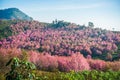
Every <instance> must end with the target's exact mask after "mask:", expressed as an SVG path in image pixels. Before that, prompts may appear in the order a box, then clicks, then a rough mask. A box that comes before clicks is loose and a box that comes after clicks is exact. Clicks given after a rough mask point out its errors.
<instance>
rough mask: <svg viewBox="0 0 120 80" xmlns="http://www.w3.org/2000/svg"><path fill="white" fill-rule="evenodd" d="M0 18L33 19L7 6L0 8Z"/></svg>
mask: <svg viewBox="0 0 120 80" xmlns="http://www.w3.org/2000/svg"><path fill="white" fill-rule="evenodd" d="M0 19H7V20H27V21H31V20H33V19H32V18H31V17H29V16H28V15H26V14H25V13H23V12H22V11H20V10H19V9H17V8H8V9H3V10H0Z"/></svg>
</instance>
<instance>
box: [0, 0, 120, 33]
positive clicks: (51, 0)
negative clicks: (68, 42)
mask: <svg viewBox="0 0 120 80" xmlns="http://www.w3.org/2000/svg"><path fill="white" fill-rule="evenodd" d="M10 7H16V8H19V9H20V10H22V11H23V12H25V13H26V14H28V15H29V16H31V17H33V19H35V20H39V21H40V22H52V20H55V19H59V20H65V21H69V22H74V23H77V24H81V25H82V24H85V25H87V23H88V22H89V21H91V22H93V23H94V25H95V27H101V28H103V29H108V30H112V28H115V30H117V31H120V0H0V9H4V8H10Z"/></svg>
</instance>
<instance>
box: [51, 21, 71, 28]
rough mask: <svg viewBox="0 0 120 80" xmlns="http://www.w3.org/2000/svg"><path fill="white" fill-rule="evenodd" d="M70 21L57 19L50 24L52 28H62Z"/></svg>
mask: <svg viewBox="0 0 120 80" xmlns="http://www.w3.org/2000/svg"><path fill="white" fill-rule="evenodd" d="M69 24H70V23H69V22H65V21H63V20H57V19H56V20H55V21H53V22H52V23H51V24H50V25H49V26H50V27H52V28H62V27H66V26H68V25H69Z"/></svg>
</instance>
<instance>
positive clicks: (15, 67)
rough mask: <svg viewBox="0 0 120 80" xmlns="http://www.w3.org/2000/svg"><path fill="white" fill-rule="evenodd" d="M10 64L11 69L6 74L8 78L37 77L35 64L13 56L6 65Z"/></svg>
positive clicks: (17, 79) (20, 79)
mask: <svg viewBox="0 0 120 80" xmlns="http://www.w3.org/2000/svg"><path fill="white" fill-rule="evenodd" d="M8 65H11V70H10V71H9V72H8V73H7V74H6V80H23V79H30V80H34V79H35V74H34V73H33V70H34V69H35V66H34V64H32V63H30V62H27V61H22V60H19V58H12V59H10V60H9V61H8V62H7V64H6V66H8Z"/></svg>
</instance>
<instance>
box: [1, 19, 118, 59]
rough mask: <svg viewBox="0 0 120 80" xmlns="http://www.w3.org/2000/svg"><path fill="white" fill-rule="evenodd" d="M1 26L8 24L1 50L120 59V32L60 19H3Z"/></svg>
mask: <svg viewBox="0 0 120 80" xmlns="http://www.w3.org/2000/svg"><path fill="white" fill-rule="evenodd" d="M1 23H6V24H7V25H9V26H7V25H6V26H7V27H6V28H5V27H2V28H1V32H0V34H1V40H0V46H1V48H21V49H27V50H37V51H39V52H41V53H43V52H44V53H48V54H51V55H60V56H70V55H72V54H74V53H76V52H80V53H81V54H83V55H84V56H85V57H86V58H87V57H89V58H90V57H91V58H100V59H104V60H114V59H119V56H120V55H119V53H120V33H119V32H113V31H108V30H102V29H100V28H94V26H93V25H88V26H84V25H76V24H74V23H70V22H65V21H59V20H57V21H56V20H55V21H53V22H52V23H41V22H38V21H15V20H12V21H5V20H4V21H1ZM8 23H9V24H8ZM10 24H11V25H10ZM8 28H9V29H8ZM8 32H9V33H8ZM3 35H5V36H3Z"/></svg>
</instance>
